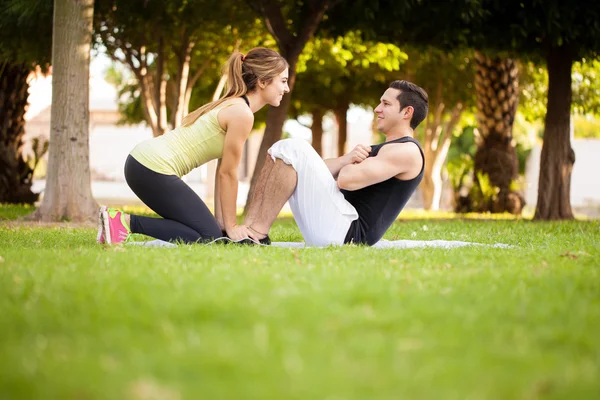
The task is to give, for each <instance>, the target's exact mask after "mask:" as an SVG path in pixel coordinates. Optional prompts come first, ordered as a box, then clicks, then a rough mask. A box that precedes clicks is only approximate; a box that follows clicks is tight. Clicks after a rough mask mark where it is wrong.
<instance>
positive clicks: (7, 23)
mask: <svg viewBox="0 0 600 400" xmlns="http://www.w3.org/2000/svg"><path fill="white" fill-rule="evenodd" d="M51 37H52V2H47V1H44V0H4V1H3V2H2V4H1V5H0V110H2V112H0V203H29V204H32V203H34V202H35V201H37V199H38V197H39V195H38V194H37V193H33V192H32V191H31V184H32V177H33V169H34V164H35V162H34V163H32V160H30V159H25V156H24V155H23V152H22V148H23V136H24V134H25V118H24V116H25V111H26V107H27V97H28V95H29V93H28V89H29V83H28V80H27V79H28V77H29V75H30V74H31V73H32V72H34V71H36V70H37V69H38V68H39V71H40V72H42V73H43V72H45V71H47V70H48V66H49V63H50V57H51ZM41 148H44V144H43V143H42V144H41ZM34 150H35V149H34ZM42 151H43V150H42ZM40 153H41V151H38V152H36V153H35V154H34V157H35V158H38V157H39V156H41V154H40Z"/></svg>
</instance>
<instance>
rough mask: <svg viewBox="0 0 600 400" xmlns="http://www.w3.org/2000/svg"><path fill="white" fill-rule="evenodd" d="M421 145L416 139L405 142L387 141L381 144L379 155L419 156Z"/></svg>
mask: <svg viewBox="0 0 600 400" xmlns="http://www.w3.org/2000/svg"><path fill="white" fill-rule="evenodd" d="M421 151H422V150H421V145H420V144H419V142H418V141H416V140H414V139H413V140H406V141H403V142H393V143H386V144H385V145H384V146H381V148H380V149H379V152H378V153H377V156H382V157H397V156H404V157H407V156H409V157H419V158H420V156H421Z"/></svg>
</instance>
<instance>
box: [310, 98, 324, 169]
mask: <svg viewBox="0 0 600 400" xmlns="http://www.w3.org/2000/svg"><path fill="white" fill-rule="evenodd" d="M323 114H324V113H323V110H322V109H321V108H319V107H317V108H315V109H314V110H312V125H311V126H310V131H311V133H312V147H313V149H315V151H316V152H317V153H318V154H319V155H320V156H321V157H323Z"/></svg>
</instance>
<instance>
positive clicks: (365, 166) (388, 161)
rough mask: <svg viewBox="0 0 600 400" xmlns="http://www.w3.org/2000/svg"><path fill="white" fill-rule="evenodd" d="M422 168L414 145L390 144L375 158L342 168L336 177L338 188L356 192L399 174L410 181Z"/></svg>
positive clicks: (419, 156) (418, 152)
mask: <svg viewBox="0 0 600 400" xmlns="http://www.w3.org/2000/svg"><path fill="white" fill-rule="evenodd" d="M422 166H423V164H422V157H421V153H420V151H419V149H418V148H417V147H416V146H415V145H407V144H406V143H398V144H390V145H387V146H385V147H383V148H382V149H381V150H380V151H379V153H378V154H377V156H376V157H370V158H368V159H366V160H365V161H363V162H361V163H360V164H349V165H346V166H344V167H343V168H342V169H341V170H340V172H339V175H338V179H337V182H338V187H339V188H340V189H345V190H358V189H362V188H364V187H367V186H371V185H374V184H376V183H379V182H383V181H385V180H387V179H390V178H392V177H394V176H398V175H400V174H406V175H407V177H406V179H412V178H414V177H416V176H417V175H418V174H419V172H420V171H421V168H422Z"/></svg>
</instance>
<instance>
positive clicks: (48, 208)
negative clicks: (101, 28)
mask: <svg viewBox="0 0 600 400" xmlns="http://www.w3.org/2000/svg"><path fill="white" fill-rule="evenodd" d="M93 14H94V0H55V3H54V29H53V37H52V67H53V68H52V70H53V77H52V114H51V124H50V125H51V126H50V149H49V156H48V172H47V178H46V189H45V192H44V198H43V200H42V204H41V206H40V208H39V209H38V210H37V212H36V213H35V214H34V215H33V218H35V219H39V220H42V221H60V220H72V221H84V220H94V219H95V218H94V217H95V216H96V212H97V204H96V202H95V200H94V198H93V197H92V190H91V183H90V159H89V149H90V145H89V66H90V44H91V38H92V35H91V33H92V19H93Z"/></svg>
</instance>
